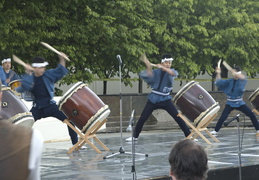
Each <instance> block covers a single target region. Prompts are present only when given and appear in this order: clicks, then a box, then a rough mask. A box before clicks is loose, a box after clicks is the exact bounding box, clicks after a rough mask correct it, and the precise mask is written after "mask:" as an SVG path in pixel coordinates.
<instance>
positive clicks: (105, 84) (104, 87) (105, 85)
mask: <svg viewBox="0 0 259 180" xmlns="http://www.w3.org/2000/svg"><path fill="white" fill-rule="evenodd" d="M106 94H107V81H103V95H106Z"/></svg>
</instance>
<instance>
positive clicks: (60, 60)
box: [58, 52, 66, 67]
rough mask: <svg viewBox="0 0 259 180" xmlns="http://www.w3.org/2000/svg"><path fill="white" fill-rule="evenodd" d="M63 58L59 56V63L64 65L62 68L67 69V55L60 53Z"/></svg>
mask: <svg viewBox="0 0 259 180" xmlns="http://www.w3.org/2000/svg"><path fill="white" fill-rule="evenodd" d="M60 53H61V54H62V55H63V56H61V55H59V56H58V57H59V63H60V64H61V65H62V66H64V67H66V60H65V58H64V56H66V54H64V53H63V52H60Z"/></svg>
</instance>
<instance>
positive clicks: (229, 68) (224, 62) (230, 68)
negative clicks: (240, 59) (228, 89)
mask: <svg viewBox="0 0 259 180" xmlns="http://www.w3.org/2000/svg"><path fill="white" fill-rule="evenodd" d="M223 65H224V66H225V67H226V68H227V70H229V71H231V70H232V67H230V66H229V65H228V63H227V62H226V61H223Z"/></svg>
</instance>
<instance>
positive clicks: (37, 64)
mask: <svg viewBox="0 0 259 180" xmlns="http://www.w3.org/2000/svg"><path fill="white" fill-rule="evenodd" d="M48 64H49V63H48V62H46V61H45V59H44V58H43V57H35V58H33V59H32V67H33V68H34V69H35V76H42V75H43V74H44V72H45V70H46V66H47V65H48Z"/></svg>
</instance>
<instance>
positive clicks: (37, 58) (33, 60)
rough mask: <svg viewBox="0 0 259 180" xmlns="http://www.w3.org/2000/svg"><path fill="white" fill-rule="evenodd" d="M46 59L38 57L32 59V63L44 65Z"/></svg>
mask: <svg viewBox="0 0 259 180" xmlns="http://www.w3.org/2000/svg"><path fill="white" fill-rule="evenodd" d="M44 62H45V59H44V58H43V57H40V56H37V57H35V58H33V59H32V63H44Z"/></svg>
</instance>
